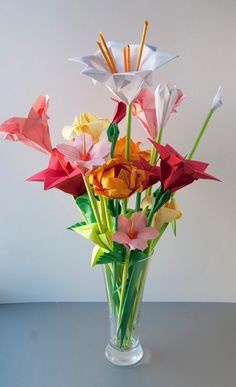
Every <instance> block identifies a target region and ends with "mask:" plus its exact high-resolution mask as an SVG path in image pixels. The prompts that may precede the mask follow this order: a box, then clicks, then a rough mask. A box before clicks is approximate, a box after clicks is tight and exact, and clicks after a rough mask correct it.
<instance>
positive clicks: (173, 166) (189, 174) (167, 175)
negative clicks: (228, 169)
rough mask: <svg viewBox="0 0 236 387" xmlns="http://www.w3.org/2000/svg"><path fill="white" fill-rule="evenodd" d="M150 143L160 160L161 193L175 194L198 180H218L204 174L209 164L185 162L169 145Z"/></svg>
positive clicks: (192, 161)
mask: <svg viewBox="0 0 236 387" xmlns="http://www.w3.org/2000/svg"><path fill="white" fill-rule="evenodd" d="M150 141H151V142H152V143H153V145H154V146H155V148H156V149H157V151H158V153H159V155H160V158H161V163H160V168H161V186H162V190H163V191H167V190H169V191H170V193H172V192H176V191H178V190H179V189H180V188H183V187H185V186H186V185H189V184H191V183H193V182H194V181H195V180H198V179H211V180H218V179H217V178H216V177H214V176H211V175H209V174H207V173H205V170H206V168H207V167H208V165H209V164H207V163H203V162H201V161H194V160H187V159H185V158H184V157H182V156H181V155H180V154H179V153H178V152H176V150H175V149H174V148H172V147H171V146H170V145H168V144H167V145H166V146H163V145H161V144H158V143H156V142H155V141H152V140H150Z"/></svg>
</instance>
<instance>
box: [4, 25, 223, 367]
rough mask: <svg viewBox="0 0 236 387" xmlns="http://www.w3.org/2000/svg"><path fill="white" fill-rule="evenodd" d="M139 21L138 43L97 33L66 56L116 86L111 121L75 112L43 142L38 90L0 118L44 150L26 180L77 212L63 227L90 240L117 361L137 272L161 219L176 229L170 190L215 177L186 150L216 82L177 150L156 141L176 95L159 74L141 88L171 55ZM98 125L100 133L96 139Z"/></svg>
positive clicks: (44, 103)
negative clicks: (27, 104)
mask: <svg viewBox="0 0 236 387" xmlns="http://www.w3.org/2000/svg"><path fill="white" fill-rule="evenodd" d="M147 26H148V23H147V22H145V23H144V29H143V34H142V38H141V43H140V44H128V45H124V44H121V43H118V42H106V41H105V39H104V37H103V34H100V40H101V42H97V46H98V51H97V52H96V53H95V54H94V55H89V56H85V57H80V58H73V59H72V60H74V61H77V62H81V63H83V64H85V65H86V67H85V69H84V70H83V71H82V73H84V74H86V75H88V76H89V77H91V78H92V79H93V81H94V82H97V81H99V82H101V83H103V84H105V86H106V87H108V89H110V90H111V91H112V93H113V94H114V95H115V96H116V98H114V104H115V111H114V116H113V118H112V120H111V122H109V120H107V119H105V118H98V117H96V116H94V115H93V114H91V113H83V114H81V115H80V116H79V117H76V118H75V120H74V122H73V124H72V125H70V126H65V127H64V128H63V131H62V132H63V137H64V138H65V139H66V140H67V143H66V144H60V145H57V146H56V147H55V148H52V145H51V140H50V135H49V127H48V117H47V108H48V97H47V96H40V97H39V98H38V99H37V100H36V102H35V103H34V105H33V106H32V108H31V110H30V112H29V114H28V116H27V117H26V118H19V117H13V118H11V119H9V120H7V121H5V122H4V123H3V124H2V125H1V126H0V133H1V136H2V138H4V139H7V140H11V141H20V142H22V143H23V144H25V145H28V146H31V147H33V148H35V149H37V150H39V151H41V152H44V153H46V154H47V155H48V156H49V163H48V166H47V168H46V169H44V170H43V171H41V172H39V173H37V174H36V175H34V176H32V177H30V178H29V179H28V181H42V182H44V189H45V190H48V189H51V188H53V187H54V188H57V189H59V190H61V191H64V192H65V193H67V194H70V195H72V196H73V198H74V201H75V205H76V206H77V207H78V208H79V210H80V212H81V215H82V221H79V222H78V223H76V224H74V225H72V226H71V227H69V229H70V230H72V231H74V232H75V233H78V234H80V235H81V236H83V237H84V238H87V239H89V240H90V241H91V242H93V243H94V245H95V246H94V248H93V252H92V263H91V266H92V267H94V266H96V265H101V264H102V265H103V267H104V277H105V284H106V290H107V296H108V304H109V311H110V340H109V344H108V346H107V348H106V356H107V358H108V359H109V360H110V361H111V362H113V363H115V364H125V365H127V364H134V363H136V362H137V361H139V360H140V359H141V358H142V355H143V351H142V348H141V345H140V344H139V337H138V330H137V324H138V317H139V310H140V303H141V300H142V294H143V288H144V283H145V277H146V272H147V267H148V264H149V261H150V257H151V256H152V255H153V252H154V249H155V246H156V245H157V243H158V242H159V240H160V238H161V236H162V234H163V233H164V232H165V230H166V228H167V227H168V225H169V224H171V225H172V228H173V232H174V234H175V233H176V220H177V219H179V218H180V217H181V210H180V208H179V206H178V205H177V202H176V200H175V193H176V191H178V190H180V189H182V188H184V187H185V186H187V185H189V184H191V183H193V182H194V181H195V180H198V179H211V180H217V179H216V178H215V177H214V176H211V175H210V174H208V173H207V172H206V169H207V167H208V164H207V163H205V162H200V161H195V160H192V158H193V156H194V154H195V152H196V149H197V147H198V145H199V142H200V140H201V138H202V135H203V133H204V131H205V129H206V127H207V125H208V122H209V120H210V118H211V116H212V114H213V112H214V111H215V110H216V109H217V108H218V107H219V106H220V105H221V104H222V102H221V88H219V90H218V92H217V94H216V96H215V98H214V99H213V102H212V106H211V108H210V111H209V113H208V115H207V118H206V120H205V122H204V124H203V126H202V127H201V129H200V132H199V133H198V135H197V138H196V141H195V143H194V145H193V147H192V149H191V150H190V152H189V153H188V154H187V155H184V156H182V155H181V154H180V153H178V152H177V151H176V150H175V149H174V148H173V147H172V146H170V145H169V144H167V145H163V144H162V143H161V142H162V134H163V130H164V128H165V125H166V123H167V121H168V120H169V119H170V117H171V115H172V113H173V112H176V110H177V107H178V106H179V105H180V104H181V103H182V101H183V99H184V96H183V93H182V91H181V90H180V89H178V88H176V87H175V86H174V87H170V86H169V85H168V84H167V85H162V84H159V85H158V86H157V88H156V89H155V92H154V93H153V92H152V91H151V87H152V86H153V85H152V73H153V71H154V70H155V69H157V68H158V67H160V66H162V65H164V64H165V63H167V62H169V61H170V60H172V59H174V58H176V55H175V54H170V53H166V52H161V51H159V50H158V49H157V48H156V47H153V46H150V45H147V44H145V38H146V32H147ZM132 116H135V117H136V118H137V119H138V120H139V121H140V123H141V125H142V126H143V128H144V130H145V131H146V135H147V136H148V139H149V141H150V148H149V149H147V150H143V149H141V143H140V142H134V141H133V140H132V138H131V132H132V130H131V129H132V125H131V119H132ZM124 118H126V130H125V133H120V130H119V127H118V125H119V124H120V122H121V121H122V120H123V119H124ZM104 132H106V135H107V139H101V137H102V134H103V133H104ZM131 197H134V199H135V200H133V201H132V200H129V199H130V198H131Z"/></svg>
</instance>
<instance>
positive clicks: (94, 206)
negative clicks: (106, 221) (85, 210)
mask: <svg viewBox="0 0 236 387" xmlns="http://www.w3.org/2000/svg"><path fill="white" fill-rule="evenodd" d="M83 179H84V185H85V187H86V190H87V192H88V197H89V200H90V203H91V207H92V209H93V213H94V216H95V219H96V222H97V225H98V228H99V232H100V233H103V231H104V230H103V226H102V222H101V218H100V214H99V211H98V207H97V202H96V199H95V197H94V195H93V191H92V188H91V186H90V184H89V182H88V180H87V177H86V176H85V175H83Z"/></svg>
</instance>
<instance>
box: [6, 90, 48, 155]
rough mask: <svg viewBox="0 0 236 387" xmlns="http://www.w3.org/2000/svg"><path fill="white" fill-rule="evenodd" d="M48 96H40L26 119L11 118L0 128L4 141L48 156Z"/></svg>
mask: <svg viewBox="0 0 236 387" xmlns="http://www.w3.org/2000/svg"><path fill="white" fill-rule="evenodd" d="M48 100H49V97H48V96H42V95H41V96H40V97H38V98H37V100H36V101H35V103H34V104H33V106H32V108H31V109H30V112H29V114H28V116H27V117H26V118H23V117H13V118H10V119H9V120H7V121H5V122H3V124H2V125H1V126H0V132H2V133H0V135H1V137H2V138H3V139H4V140H10V141H20V142H22V143H23V144H25V145H28V146H30V147H32V148H34V149H37V150H38V151H41V152H43V153H46V154H50V153H51V151H52V145H51V140H50V135H49V128H48V117H47V108H48Z"/></svg>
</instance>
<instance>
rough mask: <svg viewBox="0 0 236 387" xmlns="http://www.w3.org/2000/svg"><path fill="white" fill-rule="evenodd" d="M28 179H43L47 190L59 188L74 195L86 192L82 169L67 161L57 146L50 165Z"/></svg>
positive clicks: (53, 151)
mask: <svg viewBox="0 0 236 387" xmlns="http://www.w3.org/2000/svg"><path fill="white" fill-rule="evenodd" d="M27 181H43V182H44V189H45V190H48V189H51V188H57V189H60V190H61V191H64V192H66V193H68V194H71V195H74V196H80V195H82V194H83V193H84V192H86V188H85V185H84V181H83V176H82V174H81V170H80V169H79V168H77V167H75V166H73V165H72V164H71V163H69V162H66V161H65V158H64V155H63V154H62V153H60V152H59V151H58V150H57V149H56V148H54V149H53V150H52V153H51V157H50V160H49V164H48V167H47V168H46V169H44V170H43V171H41V172H39V173H37V174H36V175H34V176H31V177H29V178H28V179H27Z"/></svg>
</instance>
